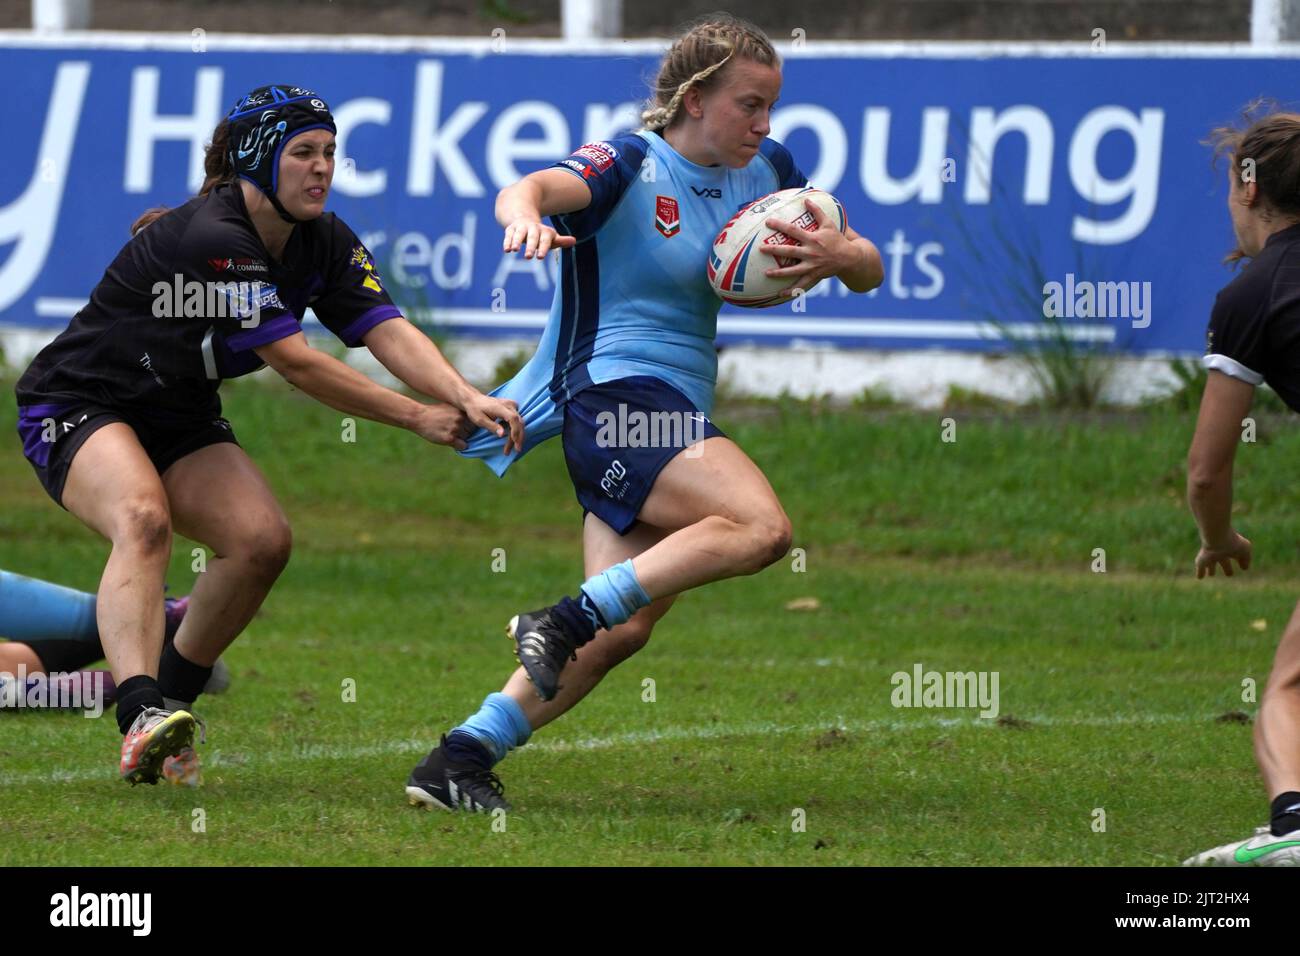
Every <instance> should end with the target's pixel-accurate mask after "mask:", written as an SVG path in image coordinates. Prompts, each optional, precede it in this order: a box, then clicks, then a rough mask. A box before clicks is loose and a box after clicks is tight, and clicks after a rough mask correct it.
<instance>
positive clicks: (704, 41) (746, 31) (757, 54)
mask: <svg viewBox="0 0 1300 956" xmlns="http://www.w3.org/2000/svg"><path fill="white" fill-rule="evenodd" d="M719 57H720V58H719ZM733 57H734V58H735V59H738V60H753V61H754V62H756V63H761V64H762V65H764V66H772V67H777V68H778V69H779V68H780V66H781V58H780V57H779V56H777V53H776V50H775V48H773V46H772V41H771V40H769V39H768V38H767V35H766V34H764V33H763V31H762V30H760V29H759V28H758V27H756V26H754V25H753V24H752V23H750V22H749V21H747V20H742V19H740V18H739V17H733V16H731V15H730V14H726V13H720V14H712V15H710V16H708V17H705V18H704V19H702V20H699V21H696V22H695V23H694V24H692V25H690V27H689V28H688V29H687V30H686V32H685V33H683V34H682V35H681V36H680V37H678V38H677V40H676V41H675V42H674V43H673V45H672V46H671V47H669V49H668V53H667V54H666V55H665V56H664V60H663V63H662V64H660V67H659V75H658V76H657V77H656V78H655V82H654V94H653V98H652V99H651V100H649V101H648V102H647V103H646V109H645V110H644V111H643V112H642V113H641V122H642V123H643V124H645V128H646V129H648V130H654V131H655V132H659V131H661V130H664V129H666V128H668V127H669V126H671V125H672V124H673V122H674V120H676V119H677V111H678V110H679V109H680V108H681V105H682V98H683V97H685V96H686V93H687V91H688V90H690V88H691V87H693V86H696V87H700V88H701V89H703V88H705V87H706V86H708V85H709V84H708V81H709V78H710V77H712V76H713V75H714V74H715V73H717V72H718V70H720V69H722V67H723V66H725V65H726V64H727V63H729V62H731V60H732V58H733Z"/></svg>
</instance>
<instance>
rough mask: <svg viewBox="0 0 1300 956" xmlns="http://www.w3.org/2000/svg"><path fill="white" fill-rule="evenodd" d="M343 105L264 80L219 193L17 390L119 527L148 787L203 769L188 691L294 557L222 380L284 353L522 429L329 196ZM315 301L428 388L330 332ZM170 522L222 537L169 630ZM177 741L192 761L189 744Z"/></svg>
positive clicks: (384, 396) (138, 761)
mask: <svg viewBox="0 0 1300 956" xmlns="http://www.w3.org/2000/svg"><path fill="white" fill-rule="evenodd" d="M334 133H335V128H334V120H333V118H332V116H331V114H330V111H329V108H328V107H327V106H326V104H325V102H324V101H323V100H322V99H321V98H320V97H319V96H317V95H316V94H315V93H313V92H312V91H310V90H306V89H301V88H298V87H284V86H266V87H261V88H259V89H257V90H254V91H253V92H252V93H250V94H249V95H248V96H246V97H244V98H243V99H241V100H240V101H239V103H238V104H237V105H236V106H235V108H234V109H233V110H232V111H231V112H230V114H229V115H228V116H227V117H226V119H225V120H224V121H223V122H222V123H221V124H220V125H219V126H218V127H217V129H216V131H215V132H214V134H213V139H212V144H211V146H210V147H209V149H208V153H207V157H206V161H205V169H206V172H207V179H206V182H205V184H204V187H203V190H202V191H201V193H200V194H199V195H198V196H196V197H195V198H193V199H191V200H190V201H189V202H187V203H186V204H185V205H183V206H181V207H179V208H177V209H173V210H171V211H165V210H163V211H160V210H151V211H150V212H149V213H146V214H145V215H144V216H143V217H141V219H140V220H139V221H137V223H136V224H135V226H134V227H133V231H134V233H135V234H134V237H133V238H132V239H131V241H130V242H128V243H127V245H126V246H124V247H123V249H122V251H121V252H120V253H119V254H118V256H117V258H116V259H115V260H114V261H113V263H112V264H111V265H110V266H109V267H108V270H107V272H106V273H105V274H104V277H103V279H102V280H101V281H100V283H99V285H98V286H96V287H95V290H94V292H93V293H92V294H91V298H90V302H89V304H88V305H87V306H86V307H85V308H84V309H82V310H81V312H79V313H78V314H77V316H76V317H75V318H74V319H73V320H72V322H71V324H70V325H69V326H68V328H67V329H66V330H65V331H64V332H63V333H61V334H60V335H59V336H58V338H56V339H55V340H54V341H53V342H52V343H50V345H48V346H47V347H46V348H45V349H44V350H43V351H42V352H41V353H40V354H39V355H37V357H36V358H35V360H34V361H33V362H32V364H31V366H30V368H28V369H27V371H26V373H25V374H24V375H23V376H22V378H21V379H20V380H19V382H18V385H17V394H18V405H19V412H20V414H19V419H18V428H19V433H20V435H21V436H22V439H23V450H24V453H25V454H26V456H27V458H28V460H29V461H30V462H31V464H32V466H33V467H34V468H35V469H36V473H37V476H38V477H39V479H40V481H41V483H42V485H43V486H44V487H45V489H46V491H47V492H48V493H49V495H50V497H51V498H53V499H54V500H55V501H56V502H57V503H59V504H60V505H62V506H63V507H64V508H66V509H67V510H68V511H70V512H72V514H74V515H76V516H77V517H78V518H79V519H81V520H82V521H83V522H84V523H85V524H86V525H87V526H88V527H90V528H91V529H92V530H94V531H97V532H98V533H99V534H101V535H103V536H104V537H105V538H107V539H108V540H109V541H110V542H111V543H112V551H111V553H110V555H109V558H108V563H107V565H106V566H105V568H104V574H103V577H102V579H101V581H100V587H99V597H98V603H97V608H96V614H97V617H98V622H99V633H100V637H101V638H102V640H103V644H104V650H105V652H106V656H107V658H108V661H109V665H110V667H111V668H112V671H113V676H114V678H115V679H116V681H117V685H118V702H117V719H118V724H119V728H120V730H121V732H122V734H123V737H124V740H123V743H122V751H121V765H120V768H121V776H122V778H123V779H125V780H127V781H129V782H131V783H133V784H134V783H138V782H146V783H156V782H157V780H158V779H159V777H160V776H163V777H165V778H166V779H169V780H180V781H183V782H189V783H193V782H197V779H198V765H197V757H196V756H195V754H194V751H193V748H192V747H191V746H190V745H191V742H192V738H193V733H194V729H195V719H194V717H193V715H192V714H191V713H190V712H189V710H188V708H189V706H190V705H191V704H192V702H193V701H194V699H195V697H196V696H197V695H198V693H199V692H200V691H201V690H202V688H203V686H204V684H205V683H206V682H207V680H208V678H209V676H210V674H211V671H212V666H213V663H214V662H215V661H216V659H217V657H218V655H220V654H221V652H222V651H223V650H225V648H226V647H227V646H228V645H229V644H230V643H231V642H232V641H233V640H234V639H235V637H236V636H238V635H239V633H240V632H241V631H242V630H243V629H244V627H245V626H246V625H247V624H248V622H249V620H250V619H251V618H252V616H253V614H254V612H256V611H257V609H258V607H259V606H260V605H261V604H262V601H263V599H264V598H265V597H266V595H267V592H268V591H269V590H270V588H271V585H272V584H273V583H274V581H275V580H276V578H277V577H278V576H279V574H280V572H281V570H282V569H283V568H284V566H285V563H286V562H287V561H288V557H289V549H290V531H289V523H288V521H287V519H286V518H285V515H284V512H283V511H282V510H281V509H280V506H279V504H278V503H277V502H276V500H275V497H274V496H273V494H272V493H271V489H270V487H269V486H268V485H267V483H266V480H265V478H263V476H262V473H261V472H260V471H259V470H258V469H257V467H256V466H255V465H254V464H253V462H252V461H251V460H250V459H249V458H248V456H247V455H246V454H245V453H244V452H243V450H242V449H241V448H240V447H239V445H238V444H237V443H236V441H235V437H234V433H233V432H232V430H231V427H230V424H229V422H227V421H226V420H225V419H224V418H222V417H221V402H220V400H219V398H218V397H217V387H218V385H219V384H220V383H221V380H222V379H226V378H232V377H235V376H238V375H242V374H245V373H247V372H251V371H253V370H254V369H256V368H258V367H260V366H262V365H263V364H266V365H269V366H271V367H272V368H273V369H275V370H276V371H277V372H278V373H279V374H280V375H282V376H283V377H284V378H285V379H286V380H287V381H288V382H289V383H290V384H292V385H294V386H295V387H296V388H299V389H301V390H302V391H303V392H305V393H306V394H308V395H310V396H312V397H313V398H315V399H317V400H318V401H321V402H323V403H324V404H326V405H329V406H330V407H332V408H336V409H338V410H340V411H342V412H345V413H347V414H350V415H360V416H363V417H366V418H370V419H373V420H375V421H378V422H383V423H384V424H388V425H396V426H400V427H403V428H407V429H409V430H411V431H413V432H415V433H416V434H417V435H419V436H420V437H422V438H424V439H427V440H428V441H431V442H434V443H437V444H448V445H455V446H457V447H464V442H463V440H462V437H463V435H465V434H467V433H468V432H469V431H470V430H471V425H470V423H473V424H474V425H478V426H481V427H483V428H486V429H488V430H489V431H490V432H492V433H494V434H497V435H498V436H499V437H504V436H505V429H504V428H503V427H502V426H501V425H499V424H498V420H505V421H506V422H508V424H509V427H510V435H509V437H508V438H507V439H506V444H507V446H511V444H512V443H516V444H517V443H519V442H522V438H523V436H522V430H521V429H522V426H521V423H520V420H519V417H518V414H517V412H516V411H515V410H514V408H513V407H511V405H510V403H509V402H506V401H502V400H499V399H492V398H488V397H487V396H485V395H482V394H481V393H479V392H478V391H476V390H475V389H473V388H472V387H470V386H469V385H468V384H467V383H466V382H465V380H464V379H462V378H461V377H460V375H458V374H457V373H456V371H455V369H453V368H452V367H451V365H450V364H448V362H447V361H446V359H444V358H443V356H442V355H441V353H440V352H439V351H438V349H437V348H436V347H435V346H434V345H433V343H432V342H430V341H429V339H428V338H427V337H426V336H425V335H423V334H422V333H420V331H419V330H418V329H416V328H415V327H414V326H412V325H410V324H409V323H408V322H406V320H405V319H403V318H402V317H401V314H400V312H399V311H398V309H397V308H396V306H394V305H393V303H392V301H391V300H390V299H389V297H388V294H387V293H386V292H385V290H384V288H383V283H382V280H381V279H380V277H379V275H378V273H377V272H376V271H375V268H374V265H373V263H372V262H371V259H370V255H369V253H368V252H367V250H366V249H365V247H364V246H363V245H362V244H361V243H360V242H359V241H358V240H357V238H356V236H355V235H354V234H353V232H352V230H350V229H349V228H348V227H347V225H345V224H344V222H343V221H342V220H341V219H339V218H338V217H337V216H335V215H334V214H332V213H326V212H325V202H326V199H327V197H328V195H329V188H330V183H331V181H332V179H333V175H334V150H335V143H334ZM308 305H310V306H311V307H312V310H313V311H314V312H315V314H316V316H317V318H319V319H320V321H321V324H323V325H324V326H325V327H326V328H328V329H329V330H330V331H331V332H333V333H334V334H335V335H337V336H338V337H339V338H340V339H341V340H342V341H343V342H344V343H345V344H347V345H348V346H350V347H357V346H362V345H364V346H365V347H366V348H368V349H370V351H371V352H373V353H374V355H375V357H376V358H377V359H378V360H379V361H380V362H381V363H382V364H383V365H384V366H385V367H386V368H388V369H389V370H390V371H391V372H392V373H393V374H394V375H396V376H397V378H399V379H400V380H402V381H403V382H405V383H406V384H407V385H409V386H410V387H411V388H413V389H414V390H416V391H418V392H421V393H423V394H425V395H428V396H431V397H433V398H435V399H438V400H440V401H442V402H446V403H448V404H442V405H425V404H422V403H420V402H417V401H414V400H412V399H410V398H407V397H405V396H403V395H401V394H399V393H397V392H394V391H391V390H389V389H386V388H382V387H381V386H379V385H377V384H376V383H374V382H372V381H371V380H370V379H368V378H366V377H365V376H364V375H362V374H361V373H360V372H357V371H355V370H354V369H352V368H350V367H349V366H348V365H347V364H345V363H343V362H340V361H338V360H336V359H334V358H332V357H330V356H328V355H326V354H325V353H323V352H321V351H319V350H316V349H313V348H311V347H310V346H309V345H308V344H307V342H306V339H305V337H304V335H303V332H302V327H301V325H300V324H299V323H300V321H301V319H302V316H303V312H304V310H305V309H306V308H307V306H308ZM173 530H175V531H178V532H180V533H181V534H184V535H185V536H187V537H189V538H192V539H194V540H196V541H199V542H201V543H202V544H204V545H206V546H207V547H208V548H209V549H210V550H211V551H212V553H213V557H212V559H211V560H210V561H209V562H208V565H207V570H205V571H204V572H203V573H202V574H201V575H199V578H198V582H197V583H196V585H195V587H194V591H193V593H192V594H191V595H190V603H189V608H188V612H187V613H186V615H185V620H184V621H183V622H182V624H181V627H180V630H179V632H178V633H177V635H176V639H175V641H174V642H172V644H170V645H168V646H167V647H166V648H165V649H164V646H163V608H162V604H161V602H160V601H159V600H158V595H159V594H161V593H162V587H163V572H164V570H165V569H166V567H167V562H168V557H169V554H170V550H171V536H172V532H173ZM177 757H180V758H181V759H179V760H177V759H175V758H177Z"/></svg>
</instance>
